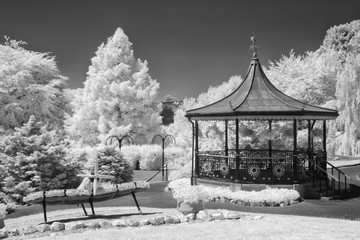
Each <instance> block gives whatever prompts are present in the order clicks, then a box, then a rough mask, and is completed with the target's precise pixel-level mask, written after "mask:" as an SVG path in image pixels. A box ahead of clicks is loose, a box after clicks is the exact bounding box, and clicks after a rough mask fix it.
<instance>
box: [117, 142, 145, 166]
mask: <svg viewBox="0 0 360 240" xmlns="http://www.w3.org/2000/svg"><path fill="white" fill-rule="evenodd" d="M140 148H141V147H140V146H139V145H126V146H123V147H122V148H121V153H122V155H123V157H124V159H125V160H126V161H127V162H128V164H129V165H130V167H131V168H132V169H136V168H137V164H138V163H140V159H141V154H140Z"/></svg>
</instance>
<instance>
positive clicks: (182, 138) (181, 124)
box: [165, 76, 242, 150]
mask: <svg viewBox="0 0 360 240" xmlns="http://www.w3.org/2000/svg"><path fill="white" fill-rule="evenodd" d="M241 81H242V79H241V77H240V76H233V77H231V78H230V79H229V81H227V82H223V83H222V84H221V85H219V86H216V87H212V86H210V87H209V89H208V91H207V92H204V93H201V94H200V95H199V96H198V97H197V98H196V99H195V98H185V99H184V101H183V104H182V105H181V106H180V107H179V108H178V109H177V110H176V111H175V116H174V123H173V124H170V125H169V126H167V127H166V128H165V132H167V133H168V134H171V135H173V136H174V137H175V139H176V143H177V144H178V145H180V146H182V147H184V148H187V149H189V148H191V141H192V126H191V123H190V122H189V120H188V119H186V117H185V114H186V111H187V110H190V109H193V108H198V107H203V106H205V105H208V104H211V103H214V102H216V101H218V100H220V99H222V98H224V97H226V96H227V95H229V94H230V93H232V92H233V91H235V89H236V88H237V87H238V86H239V85H240V83H241ZM229 127H230V128H231V127H232V126H229ZM199 128H200V136H201V137H202V138H203V139H202V140H201V141H200V144H201V145H200V149H202V150H208V149H211V148H213V149H215V148H216V149H220V148H221V146H222V145H223V139H224V137H223V135H224V131H225V127H224V123H223V122H212V121H211V122H204V121H201V122H200V124H199ZM230 137H231V136H230Z"/></svg>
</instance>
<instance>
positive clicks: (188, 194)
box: [166, 178, 209, 203]
mask: <svg viewBox="0 0 360 240" xmlns="http://www.w3.org/2000/svg"><path fill="white" fill-rule="evenodd" d="M166 191H168V192H171V193H172V195H173V197H174V198H175V199H176V200H178V201H183V202H186V203H196V202H199V201H207V200H208V198H209V196H208V194H207V192H206V191H204V189H203V187H202V186H191V185H190V180H189V179H185V178H183V179H178V180H174V181H171V182H170V183H169V184H168V186H167V188H166Z"/></svg>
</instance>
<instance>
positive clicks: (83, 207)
mask: <svg viewBox="0 0 360 240" xmlns="http://www.w3.org/2000/svg"><path fill="white" fill-rule="evenodd" d="M81 206H82V209H83V210H84V214H85V216H87V215H88V214H87V212H86V209H85V206H84V204H83V203H82V204H81Z"/></svg>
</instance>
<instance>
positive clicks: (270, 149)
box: [269, 120, 272, 167]
mask: <svg viewBox="0 0 360 240" xmlns="http://www.w3.org/2000/svg"><path fill="white" fill-rule="evenodd" d="M271 124H272V120H269V132H270V137H269V157H270V167H272V159H271V157H272V145H271V135H272V134H271V130H272V129H271Z"/></svg>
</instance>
